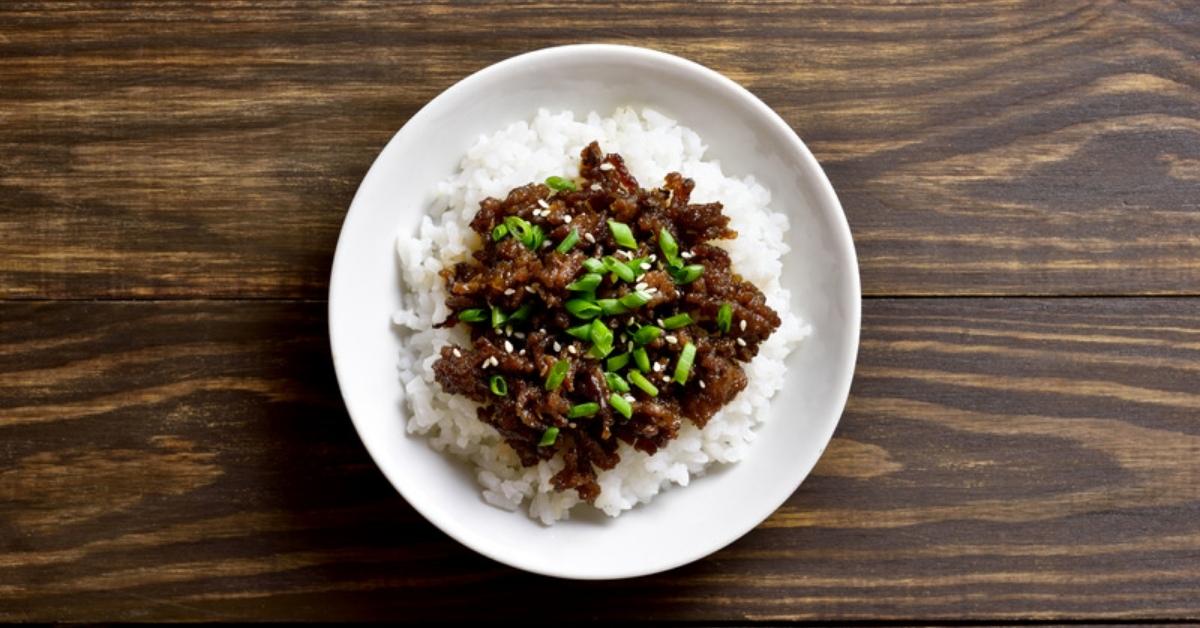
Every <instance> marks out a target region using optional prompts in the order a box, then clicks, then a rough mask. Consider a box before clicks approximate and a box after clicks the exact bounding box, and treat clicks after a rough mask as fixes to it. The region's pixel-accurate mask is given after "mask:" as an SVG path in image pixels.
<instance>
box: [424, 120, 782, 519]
mask: <svg viewBox="0 0 1200 628" xmlns="http://www.w3.org/2000/svg"><path fill="white" fill-rule="evenodd" d="M551 184H553V187H551ZM693 187H694V183H693V182H692V180H691V179H686V178H684V177H683V176H682V175H680V174H678V173H671V174H669V175H667V177H666V180H665V182H664V184H663V186H662V187H661V188H656V189H644V188H641V187H640V186H639V185H638V182H637V180H636V179H635V178H634V177H633V175H632V174H630V172H629V170H628V169H627V168H626V167H625V163H624V161H623V160H622V159H621V157H620V156H619V155H616V154H607V155H606V154H604V153H603V152H602V151H601V150H600V146H599V145H598V144H597V143H596V142H592V143H591V144H590V145H588V147H587V148H585V149H584V150H583V153H582V155H581V158H580V168H579V176H578V177H576V178H574V179H571V180H562V179H558V180H555V178H551V179H550V180H547V183H545V184H542V183H538V184H530V185H526V186H522V187H519V188H515V189H513V190H512V191H511V192H509V193H508V196H507V197H506V198H505V199H503V200H499V199H494V198H488V199H485V200H484V201H483V202H481V203H480V207H479V212H478V213H476V215H475V217H474V219H473V220H472V221H471V228H472V229H473V230H474V231H475V232H476V233H478V234H479V236H480V238H481V240H482V241H483V246H482V247H481V248H480V249H479V250H478V251H475V253H474V254H473V256H472V259H471V261H468V262H462V263H459V264H457V265H455V266H454V267H453V268H451V269H448V270H446V271H443V273H442V277H443V279H444V280H445V282H446V287H447V292H448V294H449V295H450V296H449V297H448V298H447V300H446V305H447V306H448V307H449V308H450V310H451V311H452V314H451V315H450V316H449V317H448V318H447V319H446V320H445V321H443V322H442V323H441V325H443V326H450V325H456V324H460V323H464V324H467V325H468V326H469V328H470V330H471V346H469V347H462V346H447V347H443V348H442V351H441V356H440V358H439V359H438V360H437V362H435V363H434V366H433V369H434V376H435V378H436V380H437V382H438V383H439V384H440V385H441V386H442V388H443V389H444V390H446V391H447V392H450V393H452V394H460V395H464V396H466V397H468V398H470V399H471V400H473V401H476V402H478V403H479V404H480V407H479V419H480V420H481V421H483V422H485V423H487V424H489V425H491V426H492V427H494V428H496V430H497V431H498V432H499V433H500V435H501V436H502V437H503V438H504V440H505V442H506V443H507V444H508V445H509V446H511V447H512V448H513V450H514V451H515V452H516V453H517V456H518V457H519V458H520V460H521V462H522V464H524V465H526V466H531V465H534V464H537V462H538V461H539V460H548V459H550V458H553V457H554V456H556V455H561V456H562V460H563V462H564V463H565V465H564V467H563V469H562V470H561V471H559V472H558V473H557V474H555V475H554V477H553V478H552V483H553V485H554V486H555V487H556V488H557V489H559V490H568V489H574V490H575V491H577V492H578V494H579V496H580V498H582V499H584V500H586V501H588V502H593V501H594V500H595V499H596V497H597V496H598V495H599V494H600V486H599V484H597V483H596V473H597V469H611V468H612V467H613V466H615V465H616V464H617V462H618V461H619V460H620V458H619V456H618V454H617V447H618V444H619V443H620V442H622V441H624V442H626V443H629V444H630V445H632V446H633V447H634V448H636V449H638V450H641V451H645V452H647V453H654V452H655V451H657V450H658V449H659V448H661V447H663V446H665V445H666V444H667V443H668V442H669V441H670V440H671V439H673V438H675V436H676V435H677V434H678V432H679V429H680V427H681V426H682V425H683V421H685V420H687V421H691V422H692V423H694V424H696V425H698V426H701V427H703V426H704V424H705V423H707V422H708V421H709V420H710V419H711V418H712V417H713V415H714V414H715V413H716V412H717V411H718V410H720V409H721V408H722V407H723V406H724V405H725V404H727V403H729V401H730V400H732V399H733V398H734V397H735V396H736V395H737V394H738V393H739V392H741V391H742V390H743V389H744V388H745V387H746V383H747V382H746V374H745V372H744V371H743V369H742V363H743V362H747V361H749V360H750V359H752V358H753V357H754V356H755V355H756V354H757V353H758V347H759V345H760V344H761V343H762V342H763V341H764V340H766V339H767V338H768V337H769V336H770V335H771V334H772V333H773V332H774V331H775V329H776V328H778V327H779V324H780V319H779V315H778V314H777V313H776V312H775V311H774V310H772V309H771V308H770V307H768V306H767V304H766V299H765V297H764V296H763V294H762V292H761V291H760V290H759V289H758V288H756V287H755V286H754V285H753V284H751V283H749V282H747V281H744V280H743V279H741V278H740V277H739V276H738V275H736V274H735V273H734V272H733V269H732V268H731V264H730V260H729V255H728V254H727V253H726V252H725V251H724V249H721V248H719V247H717V246H714V245H711V244H709V241H710V240H720V239H730V238H735V237H737V233H736V232H735V231H733V230H731V229H730V228H729V218H728V217H727V216H725V215H724V214H723V213H722V206H721V204H720V203H706V204H693V203H690V202H689V201H690V198H691V192H692V189H693ZM609 221H617V222H618V223H621V224H623V225H625V226H627V227H628V228H629V232H630V234H631V235H632V236H633V239H634V240H635V242H634V243H633V245H632V246H630V243H628V242H618V238H617V233H618V232H617V230H618V229H619V228H620V226H619V225H618V226H617V227H616V228H614V227H610V222H609ZM663 230H666V231H667V232H669V234H670V236H671V237H672V238H673V239H674V240H675V242H676V245H677V253H676V254H674V255H673V259H668V255H667V251H668V250H669V247H665V246H664V243H663V242H662V241H661V238H660V234H661V233H662V231H663ZM564 240H574V244H573V245H571V246H565V245H563V241H564ZM560 245H562V246H560ZM559 249H562V250H559ZM596 264H608V266H605V267H604V268H603V269H602V270H600V271H598V272H597V271H594V270H592V269H589V268H588V265H596ZM614 264H620V265H623V268H619V269H618V268H614V266H613V265H614ZM696 269H699V270H698V271H697V270H696ZM617 270H620V271H621V272H616V271H617ZM593 273H594V274H597V275H600V277H601V279H600V281H599V283H598V284H597V285H595V286H593V287H591V288H592V289H591V290H583V288H586V287H588V286H580V285H578V284H575V283H573V282H577V281H579V280H580V279H581V278H584V277H586V276H587V275H589V274H593ZM622 273H624V274H626V277H621V276H620V275H621V274H622ZM689 273H691V275H689ZM592 279H594V277H593V278H592ZM569 286H573V287H574V288H575V289H571V288H570V287H569ZM580 303H585V305H584V310H590V311H583V310H579V309H578V307H577V309H576V311H571V307H573V306H579V305H580ZM601 305H603V306H604V307H606V308H608V309H607V310H606V311H604V312H603V313H601V314H599V315H597V314H596V313H595V309H602V308H600V306H601ZM723 311H724V312H726V313H728V319H727V325H723V324H722V320H723V318H722V313H723ZM681 314H686V315H687V316H688V317H690V321H686V320H685V321H682V322H680V321H679V319H674V322H676V323H678V324H679V326H678V327H676V328H674V329H665V328H666V327H669V326H671V325H670V324H669V322H668V321H672V319H671V317H673V316H675V317H677V316H678V315H681ZM594 321H600V322H601V323H602V324H603V327H604V330H607V331H603V330H596V329H595V328H594V324H593V322H594ZM648 326H653V327H658V328H659V329H660V332H659V334H658V335H657V337H654V338H650V337H649V335H647V336H645V337H643V338H640V340H641V341H643V342H640V343H639V342H637V341H635V339H637V336H636V335H635V334H636V332H637V331H638V330H639V329H642V328H643V327H648ZM584 327H587V328H588V329H584ZM608 335H611V338H612V340H611V345H612V346H611V348H609V347H608V346H607V345H606V344H605V342H604V336H608ZM581 336H582V337H581ZM686 347H691V349H685V348H686ZM605 349H608V351H605ZM638 349H640V350H642V351H644V352H645V359H646V365H647V366H648V368H646V369H645V370H644V371H643V370H642V365H640V364H639V363H638V359H637V356H635V355H634V352H635V351H636V350H638ZM688 350H690V351H694V357H693V361H692V366H691V368H690V370H689V371H688V374H687V378H686V382H685V383H683V384H681V383H680V382H678V381H674V375H675V371H676V367H677V366H678V364H679V362H680V358H681V356H682V354H683V353H684V352H685V351H688ZM560 363H561V364H562V366H561V367H559V368H565V371H564V372H562V374H561V375H562V377H561V383H560V384H558V385H557V386H551V385H550V382H548V377H549V376H550V374H551V373H552V371H553V370H554V369H555V367H556V365H557V364H560ZM634 372H637V373H638V374H639V375H640V376H641V377H642V378H644V381H643V380H638V381H635V380H637V378H638V375H633V373H634ZM644 382H648V383H649V384H650V385H652V386H653V387H654V388H655V390H645V389H643V388H642V387H639V386H638V385H637V384H638V383H644ZM631 384H632V385H631ZM625 388H628V391H624V389H625ZM647 388H648V387H647ZM651 393H653V394H651ZM614 396H616V397H618V398H619V399H616V400H614V399H613V397H614ZM622 401H623V402H624V403H621V402H622ZM588 404H595V405H594V406H589V405H588ZM626 404H627V407H628V409H629V415H630V416H628V417H626V416H625V415H624V413H622V412H621V409H622V407H626ZM573 412H577V413H578V414H576V415H574V416H573V415H572V413H573Z"/></svg>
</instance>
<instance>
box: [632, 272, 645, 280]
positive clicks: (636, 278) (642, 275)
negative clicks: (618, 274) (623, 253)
mask: <svg viewBox="0 0 1200 628" xmlns="http://www.w3.org/2000/svg"><path fill="white" fill-rule="evenodd" d="M645 278H646V273H642V274H640V275H638V276H637V277H634V278H633V280H634V281H641V280H643V279H645Z"/></svg>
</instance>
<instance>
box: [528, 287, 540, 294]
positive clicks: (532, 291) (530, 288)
mask: <svg viewBox="0 0 1200 628" xmlns="http://www.w3.org/2000/svg"><path fill="white" fill-rule="evenodd" d="M525 292H528V293H529V294H534V293H536V292H537V291H536V290H534V289H533V286H525Z"/></svg>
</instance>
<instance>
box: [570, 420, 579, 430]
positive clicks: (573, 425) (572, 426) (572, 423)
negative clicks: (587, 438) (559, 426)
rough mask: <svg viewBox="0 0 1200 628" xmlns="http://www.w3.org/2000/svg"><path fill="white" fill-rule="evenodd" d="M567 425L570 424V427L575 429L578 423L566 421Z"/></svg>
mask: <svg viewBox="0 0 1200 628" xmlns="http://www.w3.org/2000/svg"><path fill="white" fill-rule="evenodd" d="M567 425H569V426H571V429H575V428H577V427H579V426H578V425H576V424H575V422H574V421H571V422H570V423H567Z"/></svg>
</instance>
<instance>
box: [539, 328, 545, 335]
mask: <svg viewBox="0 0 1200 628" xmlns="http://www.w3.org/2000/svg"><path fill="white" fill-rule="evenodd" d="M538 333H539V334H544V333H546V328H545V327H538Z"/></svg>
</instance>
